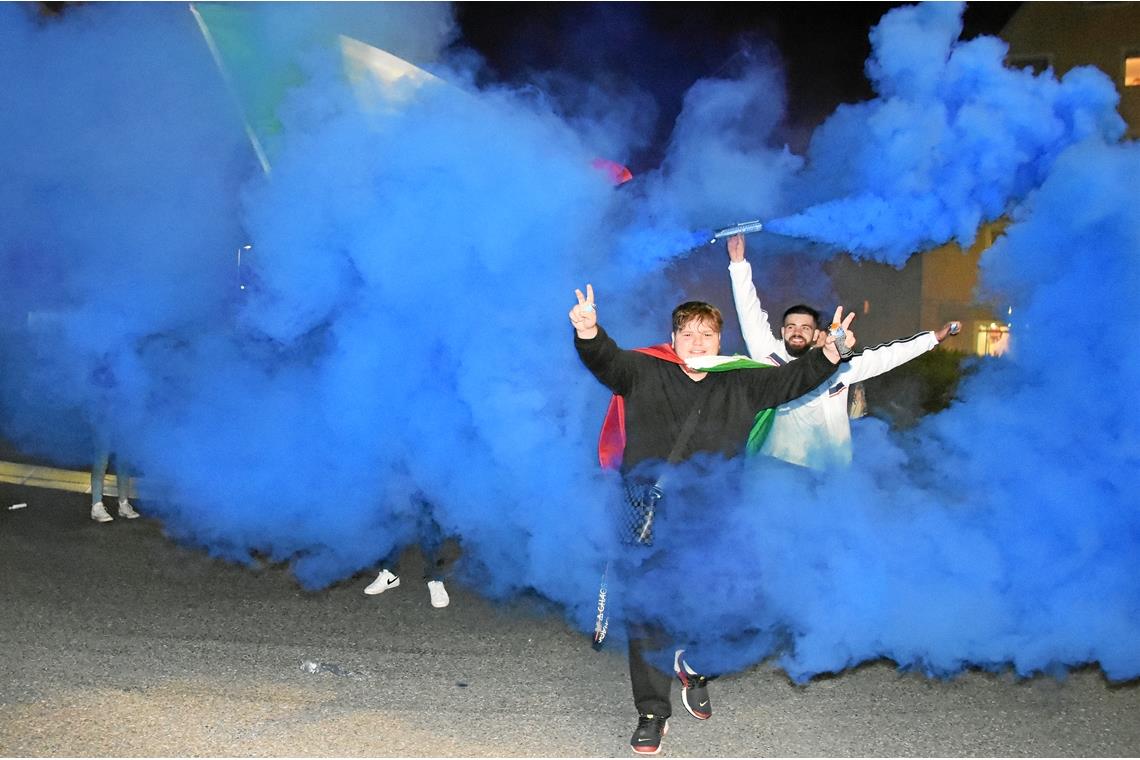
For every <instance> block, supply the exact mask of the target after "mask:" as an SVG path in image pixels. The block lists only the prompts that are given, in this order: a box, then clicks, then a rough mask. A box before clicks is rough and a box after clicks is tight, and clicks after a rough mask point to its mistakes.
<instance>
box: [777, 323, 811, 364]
mask: <svg viewBox="0 0 1140 760" xmlns="http://www.w3.org/2000/svg"><path fill="white" fill-rule="evenodd" d="M781 330H782V332H783V335H784V348H786V349H788V354H789V355H790V356H803V355H804V354H805V353H807V350H808V349H809V348H811V347H812V345H813V344H814V343H815V338H816V331H817V327H816V324H815V319H813V318H812V317H811V316H810V315H808V314H789V315H787V316H786V317H784V326H783V328H781Z"/></svg>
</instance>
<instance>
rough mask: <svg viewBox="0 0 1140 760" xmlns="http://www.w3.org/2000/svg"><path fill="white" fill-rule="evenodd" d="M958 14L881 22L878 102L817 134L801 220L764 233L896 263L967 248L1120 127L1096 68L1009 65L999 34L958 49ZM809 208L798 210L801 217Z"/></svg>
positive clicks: (910, 12) (918, 9) (874, 74)
mask: <svg viewBox="0 0 1140 760" xmlns="http://www.w3.org/2000/svg"><path fill="white" fill-rule="evenodd" d="M961 12H962V6H961V5H960V4H956V3H927V4H923V5H918V6H914V7H907V8H902V9H897V10H895V11H892V12H891V13H888V14H887V15H886V16H885V17H884V18H883V20H882V21H881V22H880V23H879V25H878V26H877V27H875V29H874V30H873V31H872V32H871V42H872V46H873V52H872V55H871V58H870V59H869V60H868V62H867V67H866V68H867V74H868V77H869V78H870V79H871V81H872V83H873V84H874V87H875V90H876V92H877V93H878V97H877V98H875V99H873V100H871V101H867V102H864V103H858V104H855V105H844V106H840V107H839V108H838V109H837V110H836V112H835V113H834V114H833V115H832V116H831V117H830V118H829V119H828V120H827V121H826V122H825V123H824V124H823V125H821V126H820V128H819V129H818V130H816V132H815V134H814V135H813V136H812V139H811V143H810V145H809V148H808V155H807V164H808V167H809V168H808V169H807V171H806V172H804V173H803V175H802V176H801V177H800V180H801V184H800V187H801V188H802V189H801V190H800V191H799V203H798V208H799V209H803V210H800V211H797V213H795V214H793V215H791V216H789V217H786V218H783V219H773V220H772V221H771V222H770V223H769V225H768V228H769V229H770V230H771V231H773V232H777V233H780V234H786V235H793V236H796V237H807V238H810V239H813V240H818V241H821V242H825V243H829V244H833V245H836V246H840V247H842V248H845V249H846V250H847V251H848V252H850V253H851V254H852V255H853V256H855V257H856V258H871V259H874V260H877V261H882V262H884V263H890V264H894V265H896V266H901V265H902V264H903V263H904V262H905V261H906V259H907V258H908V257H909V256H910V255H911V254H912V253H916V252H918V251H921V250H925V249H927V248H930V247H932V246H933V245H936V244H940V243H942V242H946V241H949V240H952V239H953V240H957V241H958V242H959V243H960V244H961V245H962V246H963V247H969V246H970V245H971V244H972V243H973V241H974V236H975V233H976V231H977V229H978V226H979V224H980V223H981V222H986V221H992V220H994V219H997V218H998V217H1000V216H1001V215H1002V214H1004V213H1006V212H1007V211H1008V210H1009V206H1010V204H1011V203H1013V202H1017V201H1019V200H1021V199H1022V198H1024V197H1025V195H1026V193H1028V192H1029V191H1030V190H1031V189H1033V188H1034V187H1037V186H1038V185H1039V184H1040V183H1041V181H1042V180H1043V179H1044V178H1045V177H1046V176H1047V174H1048V172H1049V169H1050V167H1051V166H1052V164H1053V162H1054V161H1055V160H1056V158H1057V156H1058V155H1060V153H1061V152H1062V151H1063V150H1064V149H1065V148H1066V147H1068V146H1069V145H1072V144H1073V143H1076V142H1080V141H1081V140H1085V139H1103V140H1106V141H1109V142H1111V141H1114V140H1117V139H1119V138H1120V136H1121V135H1122V134H1123V132H1124V123H1123V121H1122V120H1121V118H1120V116H1119V115H1118V114H1117V113H1116V111H1115V106H1116V103H1117V101H1118V99H1119V95H1118V94H1117V92H1116V90H1115V88H1114V87H1113V86H1112V83H1111V82H1110V81H1109V80H1108V79H1107V78H1106V77H1104V76H1103V75H1102V74H1100V73H1099V72H1098V71H1096V70H1095V69H1092V68H1091V67H1081V68H1077V69H1073V70H1072V71H1070V72H1068V73H1067V74H1065V76H1064V77H1062V78H1061V79H1060V81H1058V80H1056V79H1054V78H1053V75H1052V72H1051V71H1050V72H1044V73H1042V74H1038V75H1034V74H1032V73H1031V72H1030V71H1029V70H1028V69H1025V70H1021V71H1016V70H1012V69H1007V68H1004V67H1003V65H1002V59H1003V57H1004V55H1005V50H1006V46H1005V44H1004V43H1003V42H1002V41H1001V40H998V39H996V38H993V37H978V38H976V39H974V40H971V41H969V42H958V41H957V40H958V36H959V34H960V33H961ZM805 207H806V208H805Z"/></svg>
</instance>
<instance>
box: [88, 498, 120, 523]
mask: <svg viewBox="0 0 1140 760" xmlns="http://www.w3.org/2000/svg"><path fill="white" fill-rule="evenodd" d="M91 519H92V520H94V521H95V522H111V521H112V520H114V519H115V518H113V517H111V516H110V515H109V514H107V508H106V507H104V506H103V502H101V501H97V502H95V503H94V504H92V505H91Z"/></svg>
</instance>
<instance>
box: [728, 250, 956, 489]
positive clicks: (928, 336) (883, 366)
mask: <svg viewBox="0 0 1140 760" xmlns="http://www.w3.org/2000/svg"><path fill="white" fill-rule="evenodd" d="M728 258H729V265H728V272H729V276H730V277H731V279H732V296H733V299H734V300H735V301H736V314H737V317H738V318H739V320H740V329H741V332H743V333H744V343H745V344H746V345H747V346H748V353H749V355H750V356H751V357H752V358H753V359H755V360H756V361H759V362H765V363H767V364H773V365H776V366H781V365H784V364H787V363H788V362H789V361H793V360H794V359H796V358H798V357H800V356H802V355H803V354H804V353H806V352H807V350H808V349H809V348H811V347H812V346H813V345H815V342H816V339H817V337H818V335H819V328H820V325H819V314H818V312H816V311H815V310H814V309H812V308H811V307H809V306H804V305H802V304H801V305H799V306H793V307H791V308H790V309H788V311H787V312H786V313H785V314H784V320H783V324H782V326H781V328H780V333H781V337H782V338H783V339H782V340H781V339H780V338H778V337H776V336H775V335H773V333H772V327H771V325H770V324H769V321H768V313H767V312H766V311H764V309H763V308H761V306H760V298H759V297H758V296H757V295H756V287H755V286H754V285H753V284H752V265H751V264H749V263H748V261H747V260H746V259H745V258H744V236H743V235H736V236H734V237H731V238H729V240H728ZM954 325H957V323H956V322H948V323H946V324H945V325H943V326H942V328H941V329H940V330H938V331H937V332H922V333H919V334H918V335H914V336H912V337H910V338H902V339H899V340H892V341H891V342H889V343H884V344H882V345H879V346H875V347H873V348H868V349H865V350H863V351H860V352H857V353H856V354H855V356H854V357H853V358H852V359H851V360H850V361H849V362H846V363H844V364H840V365H839V369H838V370H837V371H836V373H835V374H834V375H832V376H831V379H830V380H828V381H827V382H826V383H824V384H823V385H821V386H820V387H818V388H817V389H815V390H814V391H811V392H809V393H807V394H805V395H803V396H800V397H799V398H797V399H795V400H794V401H790V402H788V403H787V404H784V405H782V406H780V407H778V408H777V409H776V416H775V421H774V422H773V423H772V430H771V432H770V433H769V434H768V438H767V439H766V440H765V441H764V445H763V446H762V448H761V449H760V452H761V453H763V454H768V455H769V456H774V457H777V458H779V459H783V460H785V461H787V462H791V463H793V464H798V465H803V466H805V467H812V468H814V469H824V468H828V467H834V466H836V465H847V464H849V463H850V462H851V423H850V421H849V419H848V416H847V395H848V391H849V390H850V388H851V386H852V385H854V384H855V383H858V382H860V381H862V380H866V379H867V378H871V377H875V376H876V375H881V374H882V373H884V372H886V371H888V370H891V369H894V368H895V367H897V366H899V365H900V364H905V363H906V362H908V361H910V360H911V359H913V358H915V357H917V356H920V355H922V354H924V353H926V352H927V351H929V350H931V349H932V348H934V347H935V346H937V345H938V344H939V343H941V342H942V341H943V340H944V339H945V338H946V336H947V335H950V334H951V328H952V326H954ZM954 332H957V328H956V327H955V328H954ZM757 411H759V410H757Z"/></svg>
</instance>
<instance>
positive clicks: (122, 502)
mask: <svg viewBox="0 0 1140 760" xmlns="http://www.w3.org/2000/svg"><path fill="white" fill-rule="evenodd" d="M138 516H139V513H138V512H136V511H135V508H134V507H132V506H131V503H130V502H129V501H127V500H126V499H119V517H125V518H127V519H128V520H133V519H135V518H136V517H138Z"/></svg>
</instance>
